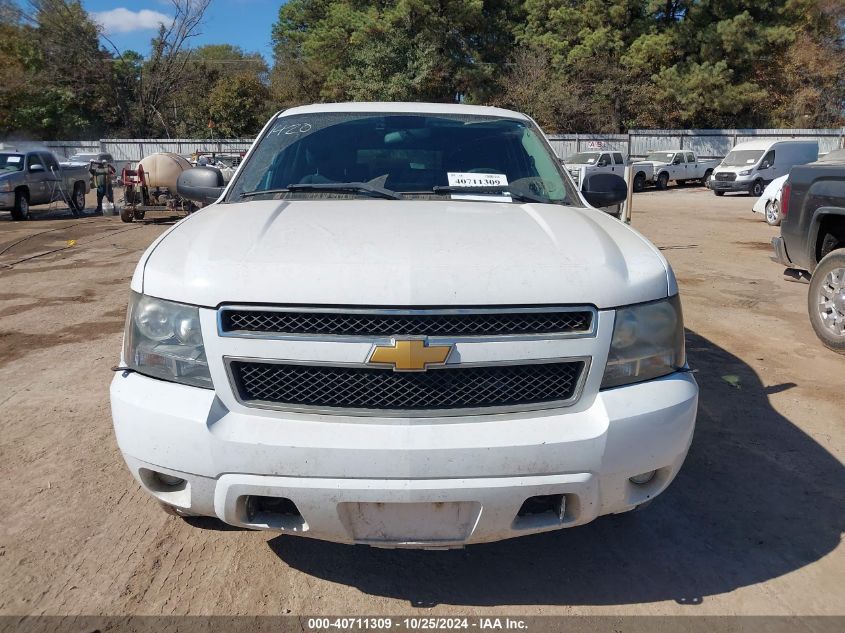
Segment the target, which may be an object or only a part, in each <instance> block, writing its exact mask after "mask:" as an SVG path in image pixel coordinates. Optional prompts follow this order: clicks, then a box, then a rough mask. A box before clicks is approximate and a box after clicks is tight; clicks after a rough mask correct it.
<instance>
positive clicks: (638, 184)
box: [634, 174, 645, 193]
mask: <svg viewBox="0 0 845 633" xmlns="http://www.w3.org/2000/svg"><path fill="white" fill-rule="evenodd" d="M643 189H645V174H637V175H636V176H634V191H636V192H637V193H639V192H640V191H642V190H643Z"/></svg>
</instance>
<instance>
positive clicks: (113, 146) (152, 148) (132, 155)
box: [99, 138, 254, 161]
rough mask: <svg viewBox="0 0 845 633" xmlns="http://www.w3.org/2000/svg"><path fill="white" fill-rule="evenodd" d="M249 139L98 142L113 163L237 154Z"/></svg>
mask: <svg viewBox="0 0 845 633" xmlns="http://www.w3.org/2000/svg"><path fill="white" fill-rule="evenodd" d="M253 140H254V139H251V138H237V139H191V138H175V139H161V138H159V139H156V138H133V139H126V138H104V139H102V140H100V147H102V149H101V150H99V151H101V152H108V153H109V154H111V155H112V156H113V157H114V159H115V161H124V160H130V161H138V160H141V159H142V158H144V156H149V155H150V154H154V153H155V152H173V153H174V154H181V155H183V156H188V155H189V154H193V153H194V152H203V153H210V152H215V153H218V154H219V153H224V154H229V153H232V154H238V153H240V152H246V151H247V150H248V149H249V146H250V145H252V141H253Z"/></svg>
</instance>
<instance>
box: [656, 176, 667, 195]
mask: <svg viewBox="0 0 845 633" xmlns="http://www.w3.org/2000/svg"><path fill="white" fill-rule="evenodd" d="M668 186H669V174H667V173H666V172H663V173H662V174H660V175H659V176H658V177H657V188H658V189H659V190H660V191H663V190H664V189H666V188H667V187H668Z"/></svg>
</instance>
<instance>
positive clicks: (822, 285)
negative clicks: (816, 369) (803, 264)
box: [807, 248, 845, 354]
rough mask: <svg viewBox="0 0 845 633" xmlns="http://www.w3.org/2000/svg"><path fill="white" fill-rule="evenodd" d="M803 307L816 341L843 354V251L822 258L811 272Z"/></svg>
mask: <svg viewBox="0 0 845 633" xmlns="http://www.w3.org/2000/svg"><path fill="white" fill-rule="evenodd" d="M807 308H808V311H809V314H810V323H811V324H812V326H813V330H814V331H815V332H816V336H818V337H819V340H820V341H821V342H822V343H824V345H825V346H826V347H828V348H830V349H832V350H833V351H834V352H839V353H840V354H845V249H842V248H840V249H837V250H835V251H833V252H832V253H828V254H827V255H825V257H824V258H822V260H821V261H820V262H819V265H818V266H817V267H816V270H815V271H813V276H812V277H811V278H810V292H809V293H808V295H807Z"/></svg>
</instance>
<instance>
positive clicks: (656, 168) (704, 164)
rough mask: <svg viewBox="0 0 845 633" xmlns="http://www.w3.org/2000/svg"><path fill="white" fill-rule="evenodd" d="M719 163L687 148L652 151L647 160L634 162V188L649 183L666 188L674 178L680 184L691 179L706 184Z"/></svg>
mask: <svg viewBox="0 0 845 633" xmlns="http://www.w3.org/2000/svg"><path fill="white" fill-rule="evenodd" d="M718 164H719V161H718V160H703V159H700V158H698V156H697V155H696V153H695V152H690V151H687V150H676V149H669V150H661V151H657V152H651V153H650V154H649V155H648V156H646V157H645V160H641V161H637V162H635V163H634V190H635V191H640V190H642V188H643V187H645V185H646V184H647V183H653V184H654V185H655V186H656V187H657V188H658V189H666V188H667V187H668V186H669V182H671V181H673V180H674V181H675V182H677V183H678V184H679V185H682V184H684V183H686V182H687V181H689V180H700V181H701V183H702V184H703V185H705V186H706V185H707V184H708V183H709V182H710V176H711V174H712V173H713V169H714V168H715V167H716V166H717V165H718Z"/></svg>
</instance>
